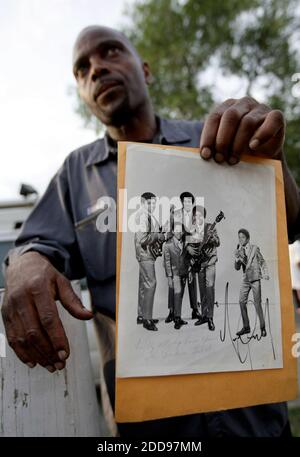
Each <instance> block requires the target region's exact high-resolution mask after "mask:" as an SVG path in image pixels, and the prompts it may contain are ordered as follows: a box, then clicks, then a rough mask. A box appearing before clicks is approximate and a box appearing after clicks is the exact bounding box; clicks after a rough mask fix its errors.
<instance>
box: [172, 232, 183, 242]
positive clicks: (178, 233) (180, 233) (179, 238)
mask: <svg viewBox="0 0 300 457" xmlns="http://www.w3.org/2000/svg"><path fill="white" fill-rule="evenodd" d="M174 236H175V238H176V239H177V240H178V241H180V240H181V239H182V232H179V231H176V230H175V231H174Z"/></svg>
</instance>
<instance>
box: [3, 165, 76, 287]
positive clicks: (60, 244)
mask: <svg viewBox="0 0 300 457" xmlns="http://www.w3.org/2000/svg"><path fill="white" fill-rule="evenodd" d="M29 251H36V252H39V253H40V254H43V255H45V256H46V257H48V259H49V260H50V262H51V263H52V264H53V265H54V267H55V268H57V269H58V270H59V271H60V272H61V273H63V274H65V275H66V276H67V277H68V278H69V279H79V278H82V277H84V276H85V270H84V267H83V262H82V258H81V254H80V251H79V247H78V244H77V239H76V233H75V229H74V223H73V217H72V210H71V202H70V191H69V185H68V178H67V169H66V164H64V165H63V166H62V167H61V169H60V170H59V171H58V173H57V174H56V175H55V176H54V178H53V179H52V180H51V182H50V184H49V186H48V188H47V190H46V192H45V194H44V195H43V197H42V198H41V199H40V201H39V202H38V204H37V205H36V206H35V208H34V209H33V211H32V213H31V214H30V216H29V218H28V219H27V221H26V222H25V223H24V225H23V228H22V231H21V234H20V235H19V237H18V238H17V240H16V243H15V248H14V249H11V250H10V251H9V253H8V256H7V257H6V259H5V261H4V264H5V265H4V268H5V266H7V265H9V262H10V261H11V260H12V259H13V257H15V256H19V255H22V254H25V253H26V252H29Z"/></svg>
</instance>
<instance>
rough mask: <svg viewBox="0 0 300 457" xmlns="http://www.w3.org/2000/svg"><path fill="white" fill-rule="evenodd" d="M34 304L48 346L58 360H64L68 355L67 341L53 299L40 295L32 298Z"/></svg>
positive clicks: (48, 295) (46, 295)
mask: <svg viewBox="0 0 300 457" xmlns="http://www.w3.org/2000/svg"><path fill="white" fill-rule="evenodd" d="M34 304H35V307H36V310H37V313H38V317H39V321H40V324H41V327H42V328H43V330H44V331H45V332H46V334H47V336H48V338H49V346H50V347H51V349H52V350H53V349H54V351H55V352H56V354H57V357H58V359H59V360H61V361H64V360H66V359H67V358H68V357H69V355H70V347H69V341H68V338H67V335H66V333H65V330H64V327H63V325H62V322H61V320H60V317H59V314H58V311H57V306H56V303H55V301H54V299H53V298H52V297H51V295H50V294H41V295H40V296H39V297H37V296H35V297H34ZM47 349H48V348H47ZM56 361H57V360H56Z"/></svg>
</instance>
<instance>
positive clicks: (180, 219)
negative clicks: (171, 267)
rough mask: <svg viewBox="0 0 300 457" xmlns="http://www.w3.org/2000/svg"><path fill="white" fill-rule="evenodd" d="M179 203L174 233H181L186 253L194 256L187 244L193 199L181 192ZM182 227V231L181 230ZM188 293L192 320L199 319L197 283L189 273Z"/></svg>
mask: <svg viewBox="0 0 300 457" xmlns="http://www.w3.org/2000/svg"><path fill="white" fill-rule="evenodd" d="M179 198H180V201H181V204H182V208H180V209H178V210H176V211H175V212H174V226H175V231H177V230H178V231H181V230H182V232H183V242H184V244H185V247H186V251H187V253H188V254H190V255H194V253H195V252H194V249H193V248H192V246H191V245H190V244H189V242H188V236H189V235H190V230H191V229H192V224H193V208H194V203H195V197H194V195H193V194H192V193H191V192H182V193H181V194H180V197H179ZM181 227H182V229H181ZM188 291H189V300H190V307H191V310H192V319H199V318H200V313H199V310H198V302H197V283H196V276H195V274H194V273H191V275H190V277H189V281H188Z"/></svg>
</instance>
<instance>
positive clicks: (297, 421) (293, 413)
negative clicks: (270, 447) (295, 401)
mask: <svg viewBox="0 0 300 457" xmlns="http://www.w3.org/2000/svg"><path fill="white" fill-rule="evenodd" d="M289 418H290V423H291V427H292V434H293V436H300V408H290V409H289Z"/></svg>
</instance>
